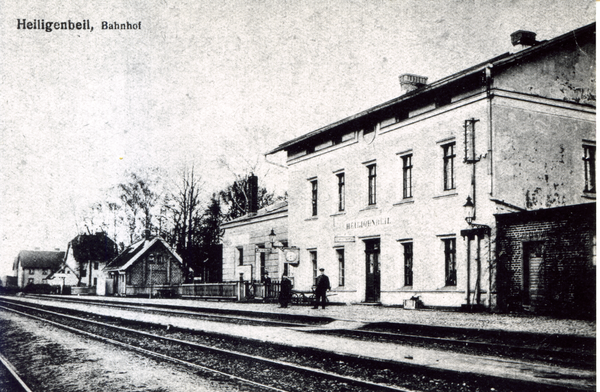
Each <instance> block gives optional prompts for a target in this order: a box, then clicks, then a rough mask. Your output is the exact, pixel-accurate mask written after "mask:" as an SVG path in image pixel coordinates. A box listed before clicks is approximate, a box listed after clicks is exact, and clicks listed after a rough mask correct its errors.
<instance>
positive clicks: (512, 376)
mask: <svg viewBox="0 0 600 392" xmlns="http://www.w3.org/2000/svg"><path fill="white" fill-rule="evenodd" d="M24 299H25V300H26V301H32V302H37V301H38V300H37V299H27V298H24ZM78 299H89V300H96V301H97V300H99V299H101V300H103V301H106V302H131V301H132V299H133V298H122V297H83V296H82V297H79V298H78ZM133 300H134V301H135V302H136V303H137V304H162V305H165V304H172V305H174V306H192V307H198V308H218V309H227V310H240V311H246V312H247V311H253V312H257V313H264V312H271V313H286V314H294V315H303V316H322V317H328V318H331V319H333V321H332V322H330V323H329V324H326V325H323V326H314V327H279V326H278V327H272V326H250V325H236V324H222V323H214V322H208V321H203V320H197V319H192V318H186V317H174V316H170V315H160V314H152V313H147V314H145V313H144V314H142V315H140V313H139V312H134V311H129V310H126V309H115V308H106V307H101V306H97V305H95V304H94V303H93V302H92V301H90V304H89V305H88V304H76V305H70V306H69V307H71V308H75V309H80V310H85V311H92V312H94V313H96V314H100V315H105V316H117V317H121V318H124V319H130V320H138V321H151V322H154V323H159V324H162V325H165V326H167V325H171V326H174V327H178V328H185V329H190V330H198V331H205V332H213V333H221V334H229V335H233V336H237V337H244V338H248V339H253V340H256V341H265V342H271V343H278V344H282V345H288V346H293V347H300V348H302V347H307V348H318V349H322V350H325V351H330V352H337V353H343V354H347V355H351V356H355V357H359V358H374V359H377V360H381V361H384V363H385V362H386V361H391V362H396V363H403V364H409V365H412V366H425V367H429V368H431V369H434V370H440V371H448V372H457V374H460V373H469V374H476V375H477V374H479V375H485V376H494V377H497V379H498V380H500V381H499V382H501V380H503V379H505V380H521V381H526V382H531V383H541V384H546V385H547V386H550V387H552V386H554V387H559V388H567V389H571V388H572V389H573V390H589V391H592V390H595V387H596V381H595V379H596V372H595V371H591V370H582V369H574V368H565V367H556V366H551V365H545V364H540V363H530V362H521V361H513V360H501V359H498V358H492V357H485V356H474V355H469V354H460V353H455V352H447V351H443V350H436V349H429V348H420V347H412V346H404V345H396V344H387V343H381V342H372V341H357V340H352V342H351V344H349V341H348V339H345V338H342V337H339V336H331V335H327V334H314V333H310V332H313V331H314V330H317V329H321V330H322V329H328V328H330V329H353V328H359V327H361V326H362V325H365V324H368V323H373V322H392V323H411V324H414V323H417V324H427V325H441V326H456V327H464V328H476V329H482V328H484V329H496V330H497V329H500V330H507V331H521V332H533V333H551V334H567V335H577V336H588V337H594V336H595V323H594V322H585V321H577V320H556V319H549V318H543V317H534V316H529V317H525V316H511V315H498V314H488V313H459V312H441V311H422V310H405V309H402V308H392V307H384V306H363V305H347V306H331V307H328V308H327V309H312V308H311V307H292V308H279V307H278V305H275V304H264V303H263V304H261V303H238V302H212V301H196V300H189V299H186V300H181V299H148V298H135V299H133ZM307 332H308V333H307Z"/></svg>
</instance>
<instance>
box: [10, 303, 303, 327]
mask: <svg viewBox="0 0 600 392" xmlns="http://www.w3.org/2000/svg"><path fill="white" fill-rule="evenodd" d="M40 298H41V299H43V300H46V301H56V302H66V303H77V304H87V305H94V306H104V307H108V308H118V309H127V310H142V311H149V312H153V313H166V314H176V315H185V316H198V317H210V318H216V319H223V320H239V321H254V322H258V323H262V324H272V325H277V326H281V327H309V326H312V324H304V323H292V322H286V321H277V320H269V319H266V318H256V317H247V316H227V315H221V314H215V313H209V312H202V311H188V310H179V309H169V308H168V306H166V307H162V306H147V305H131V304H127V303H119V302H115V303H105V302H96V301H90V300H77V299H71V298H68V299H67V298H52V299H51V300H50V299H47V298H44V297H40ZM2 300H4V298H3V299H2ZM49 306H51V305H49Z"/></svg>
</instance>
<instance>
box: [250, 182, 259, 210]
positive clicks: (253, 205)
mask: <svg viewBox="0 0 600 392" xmlns="http://www.w3.org/2000/svg"><path fill="white" fill-rule="evenodd" d="M257 211H258V177H257V176H255V175H254V174H253V173H251V174H250V175H249V176H248V215H256V212H257Z"/></svg>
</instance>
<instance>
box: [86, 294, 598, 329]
mask: <svg viewBox="0 0 600 392" xmlns="http://www.w3.org/2000/svg"><path fill="white" fill-rule="evenodd" d="M78 299H90V300H98V299H101V300H103V301H115V302H119V301H132V300H135V301H136V302H139V303H140V304H143V303H148V304H151V303H158V304H173V305H178V306H192V307H199V308H215V309H228V310H237V311H245V312H260V313H265V312H266V313H282V314H291V315H298V316H321V317H329V318H332V319H336V320H340V321H350V322H355V323H375V322H389V323H402V324H423V325H439V326H445V327H460V328H472V329H492V330H504V331H514V332H531V333H544V334H560V335H576V336H585V337H595V336H596V322H595V321H585V320H570V319H555V318H550V317H542V316H535V315H527V314H493V313H488V312H474V313H466V312H458V311H441V310H429V309H414V310H413V309H411V310H408V309H403V308H401V307H391V306H377V305H362V304H356V305H331V306H328V307H327V308H326V309H321V308H319V309H313V308H312V307H311V306H293V305H292V306H290V307H288V308H280V307H279V305H278V304H274V303H254V302H231V301H206V300H193V299H157V298H152V299H150V298H131V297H96V296H80V297H78Z"/></svg>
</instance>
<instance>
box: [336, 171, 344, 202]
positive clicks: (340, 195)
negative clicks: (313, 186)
mask: <svg viewBox="0 0 600 392" xmlns="http://www.w3.org/2000/svg"><path fill="white" fill-rule="evenodd" d="M337 179H338V211H344V210H345V209H346V176H345V175H344V173H339V174H338V175H337Z"/></svg>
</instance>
